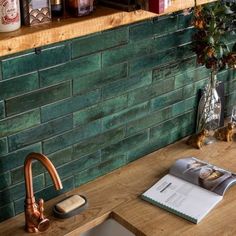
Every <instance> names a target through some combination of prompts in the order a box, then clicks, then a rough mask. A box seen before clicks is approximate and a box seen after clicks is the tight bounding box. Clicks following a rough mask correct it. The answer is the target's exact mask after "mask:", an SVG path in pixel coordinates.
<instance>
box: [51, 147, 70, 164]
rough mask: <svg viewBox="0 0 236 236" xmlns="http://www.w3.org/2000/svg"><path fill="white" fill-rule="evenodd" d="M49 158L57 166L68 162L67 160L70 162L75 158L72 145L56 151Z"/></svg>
mask: <svg viewBox="0 0 236 236" xmlns="http://www.w3.org/2000/svg"><path fill="white" fill-rule="evenodd" d="M48 158H49V159H50V160H51V162H52V163H53V165H54V166H56V167H57V166H61V165H63V164H66V163H67V162H70V161H71V160H72V159H73V147H72V146H71V147H68V148H64V149H62V150H59V151H57V152H54V153H52V154H50V155H48Z"/></svg>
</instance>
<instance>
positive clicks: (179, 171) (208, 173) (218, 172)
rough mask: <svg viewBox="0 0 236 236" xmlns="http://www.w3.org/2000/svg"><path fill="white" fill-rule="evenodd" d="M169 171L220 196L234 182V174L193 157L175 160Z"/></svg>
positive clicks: (235, 179)
mask: <svg viewBox="0 0 236 236" xmlns="http://www.w3.org/2000/svg"><path fill="white" fill-rule="evenodd" d="M169 173H170V174H172V175H174V176H177V177H179V178H181V179H184V180H186V181H188V182H190V183H192V184H195V185H198V186H200V187H202V188H205V189H207V190H209V191H212V192H214V193H217V194H219V195H222V196H223V195H224V193H225V191H226V190H227V189H228V188H229V186H231V185H232V184H235V183H236V175H235V174H233V173H231V172H229V171H226V170H223V169H221V168H219V167H216V166H213V165H210V164H208V163H206V162H203V161H201V160H199V159H197V158H195V157H188V158H184V159H179V160H177V161H176V162H175V163H174V165H173V166H172V167H171V169H170V172H169Z"/></svg>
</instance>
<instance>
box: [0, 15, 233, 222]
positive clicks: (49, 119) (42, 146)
mask: <svg viewBox="0 0 236 236" xmlns="http://www.w3.org/2000/svg"><path fill="white" fill-rule="evenodd" d="M190 23H191V15H190V16H184V15H183V14H181V13H176V14H173V15H168V16H163V17H159V18H156V19H153V20H146V21H142V22H140V23H136V24H132V25H127V26H124V27H120V28H116V29H113V30H107V31H104V32H99V33H96V34H92V35H88V36H86V37H81V38H76V39H73V40H69V41H66V42H61V43H58V44H53V45H49V46H46V47H43V48H42V50H41V52H39V53H37V54H36V53H35V51H34V50H28V51H25V52H22V53H18V54H15V55H10V56H7V57H2V58H0V221H3V220H5V219H7V218H9V217H12V216H14V215H16V214H18V213H20V212H22V211H23V210H24V197H25V188H24V175H23V163H24V159H25V157H26V155H27V154H28V153H30V152H42V153H44V154H46V155H47V156H48V157H49V158H50V159H51V160H52V162H53V163H54V165H55V166H56V168H57V170H58V173H59V175H60V177H61V179H62V182H63V185H64V189H63V190H61V191H56V190H54V187H53V186H52V182H51V179H50V177H49V175H48V173H47V172H46V170H45V169H44V167H43V166H42V165H41V164H40V163H39V162H34V163H33V175H34V189H35V192H36V197H39V196H40V197H43V198H45V200H48V199H50V198H53V197H55V196H57V195H58V194H61V193H62V192H66V191H69V190H71V189H73V188H75V187H78V186H80V185H81V184H84V183H87V182H88V181H91V180H93V179H95V178H97V177H98V176H101V175H104V174H106V173H108V172H110V171H112V170H114V169H116V168H118V167H121V166H123V165H126V164H128V163H129V162H131V161H134V160H136V159H138V158H140V157H141V156H143V155H145V154H148V153H150V152H152V151H154V150H157V149H158V148H161V147H164V146H166V145H168V144H170V143H172V142H174V141H176V140H178V139H181V138H182V137H185V136H187V135H189V134H191V133H192V132H193V131H194V124H195V122H194V120H195V116H196V108H197V96H198V90H199V89H200V88H202V87H203V86H204V84H205V83H206V81H207V77H208V74H209V71H208V70H206V69H205V68H204V67H201V66H197V65H196V60H195V55H194V53H193V52H192V51H191V50H190V49H191V36H192V34H193V31H194V30H193V28H192V27H191V25H190ZM235 39H236V37H235V36H231V37H229V38H228V41H229V46H231V45H232V42H235ZM219 80H221V81H223V82H224V83H225V95H226V96H225V98H226V108H225V113H226V114H229V113H230V109H231V108H232V106H233V105H234V104H235V101H236V92H235V88H236V75H235V73H234V72H232V71H222V72H220V73H219Z"/></svg>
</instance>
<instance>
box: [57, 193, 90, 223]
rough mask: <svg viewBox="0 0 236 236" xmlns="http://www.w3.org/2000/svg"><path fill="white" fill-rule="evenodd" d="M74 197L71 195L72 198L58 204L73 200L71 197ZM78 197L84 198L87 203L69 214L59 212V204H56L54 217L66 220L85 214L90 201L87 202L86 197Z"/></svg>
mask: <svg viewBox="0 0 236 236" xmlns="http://www.w3.org/2000/svg"><path fill="white" fill-rule="evenodd" d="M73 196H74V195H71V196H69V197H66V198H64V199H63V200H61V201H60V202H58V203H57V204H59V203H61V202H63V201H65V200H66V199H68V198H71V197H73ZM78 196H79V197H81V198H83V199H84V200H85V202H84V203H83V204H82V205H81V206H79V207H77V208H75V209H73V210H71V211H69V212H66V213H64V212H61V211H59V210H58V209H57V207H56V205H57V204H56V205H55V206H54V207H53V214H54V216H55V217H57V218H60V219H65V218H69V217H72V216H75V215H78V214H80V213H81V212H83V211H84V210H85V209H86V208H87V207H88V201H87V199H86V197H84V196H82V195H78Z"/></svg>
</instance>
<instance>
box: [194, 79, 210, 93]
mask: <svg viewBox="0 0 236 236" xmlns="http://www.w3.org/2000/svg"><path fill="white" fill-rule="evenodd" d="M208 82H209V79H208V78H205V79H202V80H199V81H197V82H195V83H194V88H195V91H196V93H197V92H198V91H199V89H203V88H204V87H205V86H206V85H207V83H208Z"/></svg>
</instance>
